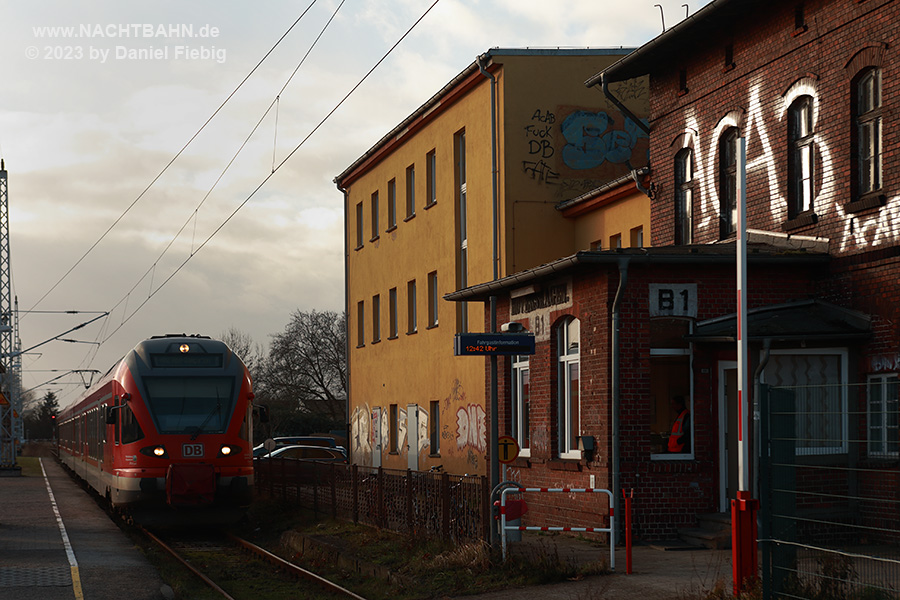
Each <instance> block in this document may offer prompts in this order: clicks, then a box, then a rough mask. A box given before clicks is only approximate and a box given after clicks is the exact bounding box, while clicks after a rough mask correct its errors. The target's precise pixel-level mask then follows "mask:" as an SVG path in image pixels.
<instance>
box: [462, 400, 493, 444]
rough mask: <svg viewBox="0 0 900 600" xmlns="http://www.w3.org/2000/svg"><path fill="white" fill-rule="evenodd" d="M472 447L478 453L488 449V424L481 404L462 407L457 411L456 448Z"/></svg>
mask: <svg viewBox="0 0 900 600" xmlns="http://www.w3.org/2000/svg"><path fill="white" fill-rule="evenodd" d="M466 446H471V447H472V448H473V449H474V450H475V451H477V452H484V451H485V449H486V447H487V424H486V421H485V413H484V407H483V406H482V405H480V404H469V405H468V406H461V407H459V408H458V409H457V410H456V447H457V448H460V449H462V448H465V447H466Z"/></svg>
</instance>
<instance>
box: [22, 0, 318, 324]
mask: <svg viewBox="0 0 900 600" xmlns="http://www.w3.org/2000/svg"><path fill="white" fill-rule="evenodd" d="M317 1H318V0H312V2H310V4H309V6H307V7H306V9H305V10H304V11H303V12H302V13H301V14H300V16H299V17H297V19H296V20H294V22H293V23H291V26H290V27H288V28H287V31H285V32H284V33H283V34H282V36H281V37H280V38H278V41H276V42H275V44H274V45H273V46H272V47H271V48H270V49H269V51H268V52H266V54H265V55H264V56H263V57H262V58H261V59H260V60H259V62H258V63H256V66H254V67H253V68H252V69H251V70H250V72H249V73H247V75H246V76H244V78H243V79H242V80H241V81H240V83H238V84H237V86H236V87H235V88H234V89H233V90H232V91H231V93H230V94H228V96H227V97H226V98H225V100H223V101H222V103H221V104H219V106H218V107H217V108H216V110H214V111H213V113H212V114H211V115H210V116H209V118H207V119H206V121H204V122H203V125H201V126H200V128H199V129H198V130H197V131H196V132H195V133H194V135H192V136H191V137H190V139H189V140H188V141H187V142H185V144H184V145H183V146H182V147H181V149H180V150H179V151H178V152H177V153H176V154H175V156H173V157H172V158H171V160H169V162H168V163H166V165H165V166H164V167H163V168H162V170H161V171H160V172H159V173H158V174H157V175H156V176H155V177H154V178H153V179H152V180H151V181H150V183H148V184H147V186H146V187H145V188H144V189H143V190H142V191H141V193H140V194H138V196H137V197H136V198H135V199H134V200H133V201H132V202H131V204H129V205H128V207H127V208H126V209H125V210H124V211H123V212H122V214H121V215H119V217H118V218H117V219H116V220H115V221H113V223H112V225H110V226H109V227H108V228H107V229H106V231H104V232H103V233H102V234H101V235H100V237H99V238H97V240H96V241H95V242H94V243H93V244H91V246H90V247H89V248H88V249H87V251H85V253H84V254H82V255H81V257H80V258H79V259H78V260H76V261H75V264H73V265H72V266H71V267H70V268H69V270H68V271H66V272H65V273H64V274H63V275H62V277H60V278H59V279H58V280H57V281H56V283H54V284H53V285H52V286H51V287H50V289H49V290H47V291H46V292H45V293H44V295H43V296H41V297H40V298H39V299H38V301H37V302H35V303H34V305H33V306H32V307H31V310H33V309H34V308H36V307H37V306H38V305H39V304H40V303H41V302H43V301H44V300H45V299H46V298H47V296H49V295H50V294H51V293H53V291H54V290H55V289H56V288H57V287H59V285H60V284H61V283H62V282H63V281H65V280H66V279H67V278H68V277H69V275H71V274H72V272H73V271H74V270H75V269H76V268H78V265H80V264H81V263H82V262H83V261H84V259H85V258H87V257H88V255H89V254H90V253H91V252H93V250H94V248H96V247H97V246H98V245H100V242H102V241H103V240H104V239H105V238H106V236H107V235H109V233H110V232H111V231H112V230H113V229H114V228H115V227H116V225H118V224H119V223H120V222H121V221H122V219H124V218H125V215H127V214H128V213H129V212H130V211H131V209H132V208H134V207H135V205H137V203H138V202H140V201H141V199H142V198H143V197H144V195H146V193H147V192H148V191H149V190H150V188H151V187H153V185H154V184H155V183H156V182H157V181H159V179H160V177H162V176H163V174H164V173H165V172H166V171H168V170H169V167H171V166H172V164H174V163H175V161H176V160H178V158H179V157H180V156H181V155H182V154H183V153H184V151H185V150H187V148H188V146H190V145H191V144H192V143H193V142H194V140H195V139H197V136H199V135H200V133H201V132H203V130H204V129H206V126H207V125H209V123H210V122H211V121H212V120H213V119H214V118H215V117H216V115H218V114H219V112H220V111H221V110H222V109H223V108H224V107H225V105H226V104H227V103H228V102H229V100H231V98H232V97H233V96H234V95H235V94H236V93H237V92H238V90H240V89H241V87H243V85H244V84H245V83H246V82H247V80H248V79H250V77H251V76H252V75H253V74H254V73H255V72H256V70H257V69H259V67H260V66H261V65H262V64H263V62H265V61H266V59H267V58H269V56H270V55H271V54H272V52H274V51H275V49H276V48H277V47H278V46H279V45H280V44H281V42H282V41H283V40H284V38H286V37H287V35H288V34H289V33H290V32H291V31H292V30H293V29H294V27H296V26H297V24H298V23H299V22H300V20H301V19H302V18H303V17H304V16H305V15H306V13H308V12H309V10H310V9H311V8H312V7H313V5H315V3H316V2H317Z"/></svg>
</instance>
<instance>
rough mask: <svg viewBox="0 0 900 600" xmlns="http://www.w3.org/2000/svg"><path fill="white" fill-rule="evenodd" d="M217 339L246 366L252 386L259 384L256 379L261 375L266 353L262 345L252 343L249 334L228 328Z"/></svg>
mask: <svg viewBox="0 0 900 600" xmlns="http://www.w3.org/2000/svg"><path fill="white" fill-rule="evenodd" d="M219 339H220V340H221V341H223V342H225V343H226V344H227V345H228V347H229V348H231V350H232V351H233V352H234V353H235V354H237V355H238V356H239V357H240V358H241V360H242V361H244V364H245V365H247V370H249V371H250V376H251V377H252V378H253V382H254V385H257V384H258V383H261V382H257V379H258V378H260V377H261V376H262V374H263V366H264V364H265V360H266V351H265V349H263V347H262V345H261V344H259V343H258V342H254V341H253V338H252V337H250V334H248V333H245V332H243V331H241V330H240V329H236V328H234V327H230V328H229V329H228V331H225V332H224V333H222V334H221V335H220V336H219Z"/></svg>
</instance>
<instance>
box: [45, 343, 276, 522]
mask: <svg viewBox="0 0 900 600" xmlns="http://www.w3.org/2000/svg"><path fill="white" fill-rule="evenodd" d="M253 411H254V407H253V392H252V382H251V379H250V374H249V372H248V371H247V367H246V366H245V365H244V363H243V362H242V361H241V359H240V358H238V356H237V355H236V354H234V352H232V351H231V349H229V348H228V346H227V345H226V344H225V343H224V342H221V341H217V340H213V339H211V338H209V337H205V336H198V335H190V336H188V335H184V334H180V335H171V334H170V335H165V336H157V337H152V338H150V339H148V340H144V341H143V342H141V343H139V344H138V345H137V346H135V348H134V349H133V350H131V351H130V352H129V353H128V354H127V355H125V357H124V358H122V359H121V360H120V361H119V362H117V363H116V364H115V365H114V366H113V367H112V368H111V369H110V370H109V371H108V372H107V373H106V374H105V375H104V376H103V377H102V378H101V379H100V381H99V382H97V384H96V385H94V386H92V387H91V388H90V389H89V390H87V391H86V392H85V393H84V395H83V396H82V397H81V398H79V400H78V401H77V402H75V404H73V405H72V406H70V407H69V408H67V409H66V410H64V411H62V413H61V414H60V415H59V418H58V419H57V421H58V423H59V456H60V459H61V460H62V462H63V463H64V464H65V465H66V466H68V467H69V468H70V469H71V470H72V471H73V472H74V473H75V474H76V475H77V476H78V477H80V478H81V479H83V480H84V481H85V482H86V483H87V484H88V485H89V486H90V487H92V488H93V489H94V490H96V491H97V492H98V493H99V494H100V495H101V496H105V497H106V499H107V500H108V502H109V505H110V508H111V509H113V510H117V511H124V512H128V513H130V514H131V515H132V516H133V518H135V519H136V520H145V521H146V520H147V518H148V517H149V518H150V519H155V518H156V517H158V516H159V515H160V514H162V515H163V521H164V522H165V521H167V520H174V517H175V516H176V515H185V514H187V515H189V521H190V522H199V521H203V522H207V519H206V518H207V517H209V518H210V519H211V521H212V522H224V521H233V520H236V519H237V518H239V517H240V516H241V515H242V514H243V512H244V510H245V509H246V507H247V506H248V505H249V504H250V500H251V495H252V490H253V440H252V432H253ZM263 416H264V412H263ZM160 509H162V510H160ZM200 516H202V517H203V518H202V519H199V521H198V517H200Z"/></svg>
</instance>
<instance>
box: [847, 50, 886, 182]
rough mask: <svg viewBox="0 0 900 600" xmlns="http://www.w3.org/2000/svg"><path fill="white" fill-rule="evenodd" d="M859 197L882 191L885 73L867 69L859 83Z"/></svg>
mask: <svg viewBox="0 0 900 600" xmlns="http://www.w3.org/2000/svg"><path fill="white" fill-rule="evenodd" d="M855 88H856V90H855V91H856V94H855V106H854V111H853V112H854V122H855V125H856V127H855V131H854V134H855V135H854V137H855V140H854V141H855V144H854V149H855V151H856V160H855V161H854V162H855V170H856V178H855V179H856V197H857V198H859V197H861V196H865V195H866V194H871V193H873V192H877V191H879V190H880V189H881V71H880V70H879V69H874V68H873V69H867V70H865V71H863V72H862V74H860V75H859V77H857V79H856V82H855Z"/></svg>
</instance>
